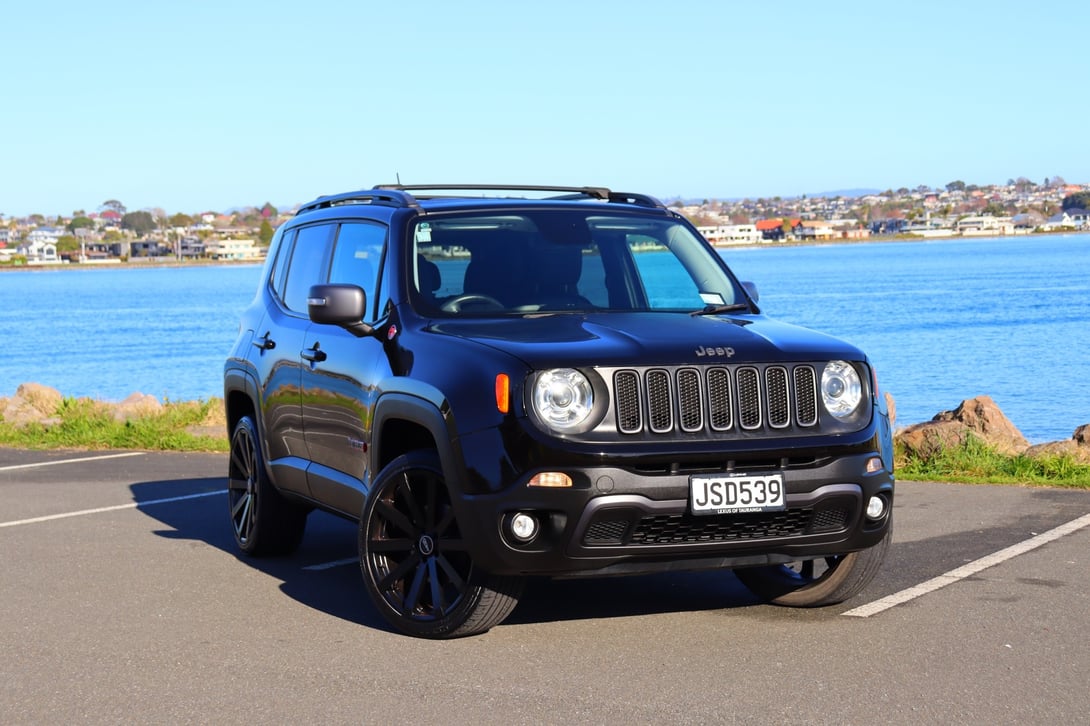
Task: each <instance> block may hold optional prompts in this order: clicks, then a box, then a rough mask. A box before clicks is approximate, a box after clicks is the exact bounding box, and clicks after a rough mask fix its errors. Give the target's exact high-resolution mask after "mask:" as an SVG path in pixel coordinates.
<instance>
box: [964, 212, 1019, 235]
mask: <svg viewBox="0 0 1090 726" xmlns="http://www.w3.org/2000/svg"><path fill="white" fill-rule="evenodd" d="M955 228H956V229H957V232H958V234H960V235H962V236H963V237H972V236H983V235H986V236H992V235H997V234H1014V220H1013V219H1011V218H1010V217H993V216H991V215H988V214H985V215H983V216H972V217H963V218H961V219H959V220H958V221H957V223H956V225H955Z"/></svg>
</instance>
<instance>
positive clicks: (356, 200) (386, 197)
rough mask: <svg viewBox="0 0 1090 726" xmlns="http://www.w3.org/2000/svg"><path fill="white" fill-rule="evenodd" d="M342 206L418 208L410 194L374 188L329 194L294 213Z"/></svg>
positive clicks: (308, 203)
mask: <svg viewBox="0 0 1090 726" xmlns="http://www.w3.org/2000/svg"><path fill="white" fill-rule="evenodd" d="M342 204H381V205H384V206H390V207H419V206H420V205H419V204H417V203H416V199H415V198H414V197H413V195H411V194H406V193H405V192H402V191H400V190H397V189H385V188H383V189H380V188H379V187H375V188H374V189H361V190H359V191H355V192H344V193H343V194H331V195H329V196H325V197H318V198H317V199H315V200H314V201H313V202H307V203H306V204H304V205H303V206H301V207H299V209H298V210H297V211H296V212H295V213H296V214H302V213H303V212H313V211H314V210H316V209H327V208H329V207H337V206H340V205H342Z"/></svg>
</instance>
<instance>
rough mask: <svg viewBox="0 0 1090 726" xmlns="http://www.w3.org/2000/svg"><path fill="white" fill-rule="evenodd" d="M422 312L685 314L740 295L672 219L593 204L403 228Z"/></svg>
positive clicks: (433, 218) (426, 221)
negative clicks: (409, 233) (408, 232)
mask: <svg viewBox="0 0 1090 726" xmlns="http://www.w3.org/2000/svg"><path fill="white" fill-rule="evenodd" d="M413 240H414V251H415V259H416V274H415V286H416V292H417V300H416V301H417V302H418V303H419V304H420V306H421V308H422V310H423V311H425V312H426V313H427V314H438V315H443V314H446V315H495V314H508V313H520V314H521V313H535V312H564V311H671V312H676V311H690V312H691V311H694V310H704V309H705V308H708V307H709V306H716V307H718V306H729V305H735V304H739V303H744V302H745V296H744V295H743V294H742V292H741V290H740V289H739V287H738V285H737V283H736V282H735V281H734V279H733V278H732V276H731V275H730V274H729V273H728V272H726V270H725V266H724V265H723V263H722V262H721V260H720V259H719V257H718V256H717V255H715V254H714V253H712V252H711V251H709V249H708V247H707V246H706V243H705V242H704V241H703V240H702V239H701V238H699V237H698V236H696V235H695V234H694V233H693V232H692V231H691V230H690V229H689V228H688V227H687V226H686V225H684V224H682V223H681V222H679V221H678V220H675V219H670V218H664V217H651V216H646V215H626V214H623V213H621V214H617V213H614V214H606V213H602V212H600V211H598V210H585V211H584V210H559V209H547V210H532V211H518V212H516V213H497V214H487V215H484V214H480V213H475V214H451V215H445V216H440V215H429V216H427V217H425V218H422V219H420V220H418V221H417V222H416V224H415V227H414V230H413Z"/></svg>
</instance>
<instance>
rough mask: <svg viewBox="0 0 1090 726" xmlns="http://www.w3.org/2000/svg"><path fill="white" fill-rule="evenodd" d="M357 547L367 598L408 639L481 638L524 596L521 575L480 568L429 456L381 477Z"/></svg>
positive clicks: (395, 465)
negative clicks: (475, 564) (514, 575)
mask: <svg viewBox="0 0 1090 726" xmlns="http://www.w3.org/2000/svg"><path fill="white" fill-rule="evenodd" d="M359 550H360V568H361V569H362V571H363V581H364V585H365V586H366V588H367V594H368V595H369V596H370V597H371V600H372V601H373V602H374V604H375V607H377V608H378V610H379V612H380V613H381V614H382V616H383V617H384V618H385V619H386V620H387V621H388V622H389V623H390V624H391V625H393V626H394V627H395V628H397V629H398V630H400V631H401V632H403V633H406V634H408V635H414V636H417V637H422V638H455V637H460V636H464V635H474V634H477V633H483V632H485V631H486V630H488V629H489V628H491V627H492V626H494V625H498V624H499V623H500V622H502V621H503V619H504V618H506V617H507V616H508V615H509V614H510V613H511V611H512V610H513V609H514V608H515V605H516V604H518V597H519V595H520V594H521V592H522V586H523V578H521V577H510V576H505V577H500V576H496V575H490V574H488V573H485V572H483V571H481V570H480V569H479V568H477V567H476V566H474V563H473V559H472V557H471V556H470V554H469V551H468V549H467V547H466V543H465V541H464V539H463V538H462V532H461V529H460V527H459V524H458V521H457V519H456V517H455V515H454V509H453V507H452V506H451V500H450V492H449V491H448V489H447V486H446V482H445V480H444V478H443V471H442V468H441V467H440V465H439V458H438V457H437V456H436V455H435V453H434V452H431V451H414V452H410V453H408V454H405V455H404V456H400V457H398V458H397V459H395V460H394V461H392V462H390V464H388V465H387V466H386V467H385V468H384V469H383V470H382V471H381V472H379V475H378V476H377V477H376V478H375V481H374V485H373V486H372V488H371V493H370V495H369V496H368V498H367V504H366V505H365V506H364V509H363V516H362V517H361V518H360V528H359Z"/></svg>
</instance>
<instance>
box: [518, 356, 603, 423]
mask: <svg viewBox="0 0 1090 726" xmlns="http://www.w3.org/2000/svg"><path fill="white" fill-rule="evenodd" d="M531 396H532V398H531V403H532V405H533V409H534V413H535V414H536V415H537V418H538V420H539V421H541V423H543V424H544V425H545V426H547V427H548V428H550V429H552V430H553V431H556V432H557V433H561V434H567V433H572V432H575V431H578V430H579V429H580V427H582V426H583V424H584V423H585V422H586V421H587V419H588V418H590V415H591V413H592V412H593V411H594V388H593V387H592V386H591V385H590V381H589V380H587V377H586V376H585V375H583V374H582V373H580V372H579V371H577V370H575V369H574V368H554V369H553V370H548V371H542V372H541V373H538V374H537V377H536V378H535V379H534V386H533V391H532V393H531Z"/></svg>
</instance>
